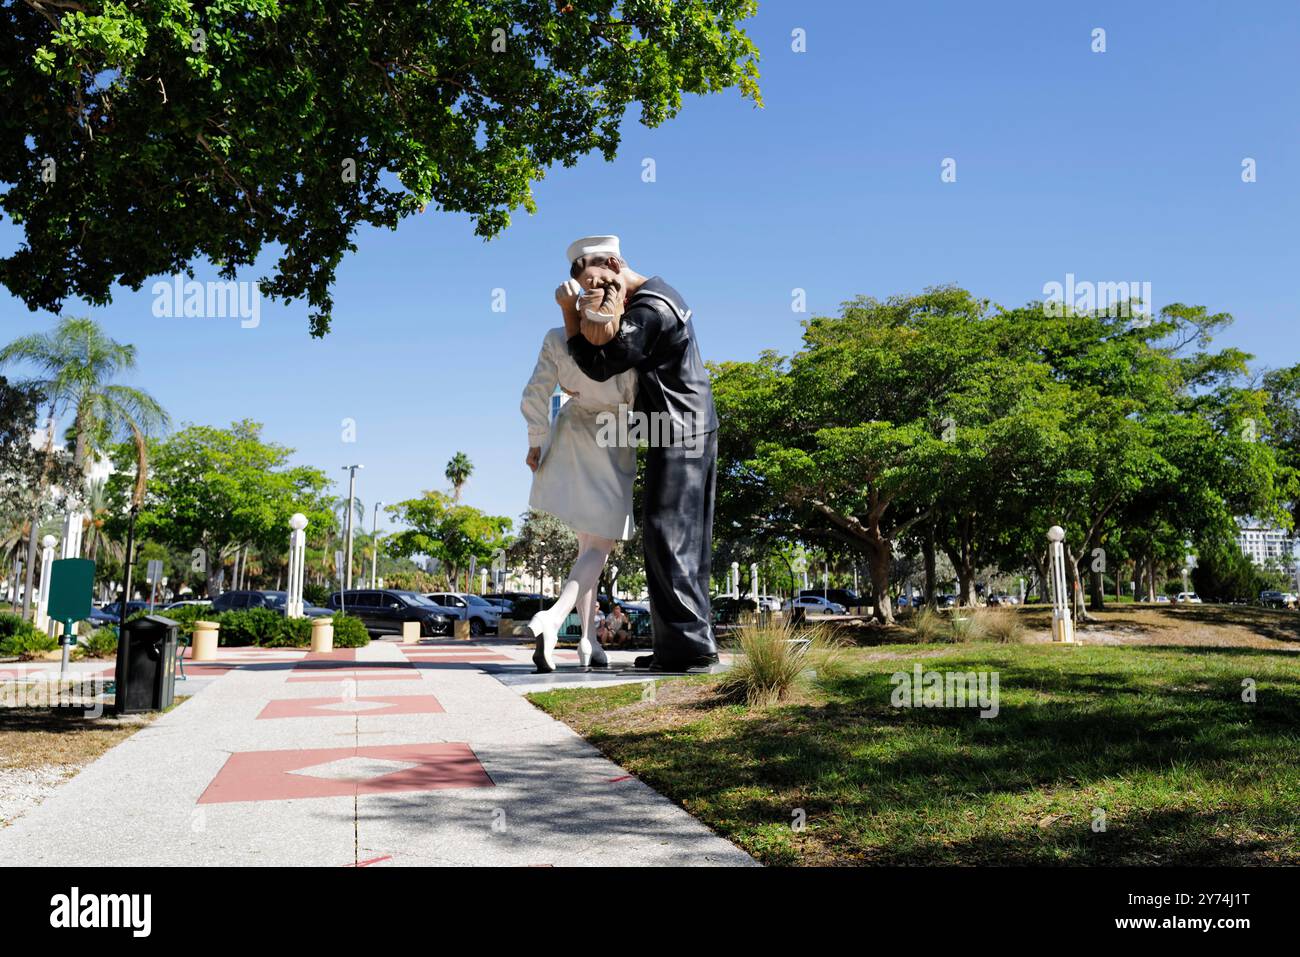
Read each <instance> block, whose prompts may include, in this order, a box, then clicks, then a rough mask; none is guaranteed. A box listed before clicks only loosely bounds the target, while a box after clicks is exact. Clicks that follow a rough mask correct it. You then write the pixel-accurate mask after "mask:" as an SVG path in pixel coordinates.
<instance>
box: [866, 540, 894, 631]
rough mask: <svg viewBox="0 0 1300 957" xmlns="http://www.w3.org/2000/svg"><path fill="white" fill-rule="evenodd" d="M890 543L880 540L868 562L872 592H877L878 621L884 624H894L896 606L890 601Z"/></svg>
mask: <svg viewBox="0 0 1300 957" xmlns="http://www.w3.org/2000/svg"><path fill="white" fill-rule="evenodd" d="M889 559H890V549H889V543H888V542H887V541H884V540H883V539H879V540H877V541H876V542H875V543H874V547H872V548H870V549H869V550H868V552H867V561H868V565H869V567H870V569H871V590H872V591H873V592H875V601H876V620H877V621H879V622H881V623H882V624H886V625H892V624H894V605H893V602H891V601H890V600H889Z"/></svg>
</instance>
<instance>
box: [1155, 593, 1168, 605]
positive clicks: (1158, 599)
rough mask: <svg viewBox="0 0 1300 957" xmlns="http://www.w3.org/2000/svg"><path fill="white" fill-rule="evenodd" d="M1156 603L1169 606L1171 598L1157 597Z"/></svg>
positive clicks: (1165, 596) (1166, 596)
mask: <svg viewBox="0 0 1300 957" xmlns="http://www.w3.org/2000/svg"><path fill="white" fill-rule="evenodd" d="M1156 601H1157V602H1163V603H1164V604H1166V605H1167V604H1169V596H1168V595H1156Z"/></svg>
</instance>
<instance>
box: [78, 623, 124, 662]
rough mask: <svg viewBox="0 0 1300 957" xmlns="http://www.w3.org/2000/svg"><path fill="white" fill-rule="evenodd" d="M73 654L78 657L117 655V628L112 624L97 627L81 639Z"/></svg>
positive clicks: (108, 656) (112, 656)
mask: <svg viewBox="0 0 1300 957" xmlns="http://www.w3.org/2000/svg"><path fill="white" fill-rule="evenodd" d="M72 654H73V657H76V658H115V657H117V629H116V628H114V627H113V626H112V625H104V626H103V627H102V628H96V629H95V630H94V631H92V632H91V633H90V634H89V635H86V636H85V637H84V638H83V639H82V640H81V642H80V644H78V645H77V647H76V648H75V649H73V652H72Z"/></svg>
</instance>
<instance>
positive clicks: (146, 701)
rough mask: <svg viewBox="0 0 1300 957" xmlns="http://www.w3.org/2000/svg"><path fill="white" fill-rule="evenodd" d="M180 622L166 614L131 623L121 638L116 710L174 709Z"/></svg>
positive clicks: (118, 656)
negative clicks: (165, 615)
mask: <svg viewBox="0 0 1300 957" xmlns="http://www.w3.org/2000/svg"><path fill="white" fill-rule="evenodd" d="M177 627H178V626H177V624H176V622H174V621H172V620H171V619H170V618H164V617H163V616H162V615H147V616H146V617H144V618H137V619H136V620H135V621H128V622H127V623H126V629H125V630H124V631H123V633H122V634H121V635H119V636H118V639H117V671H116V674H115V675H114V683H115V685H116V687H117V694H116V704H115V706H114V710H115V711H116V712H117V713H118V714H140V713H142V712H145V711H162V710H163V709H164V708H170V707H171V705H172V701H173V700H174V699H175V696H176V629H177Z"/></svg>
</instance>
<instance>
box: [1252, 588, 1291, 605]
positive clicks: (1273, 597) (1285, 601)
mask: <svg viewBox="0 0 1300 957" xmlns="http://www.w3.org/2000/svg"><path fill="white" fill-rule="evenodd" d="M1259 603H1260V604H1261V605H1263V606H1264V607H1265V608H1291V607H1293V606H1294V605H1295V603H1296V596H1295V595H1293V594H1291V593H1290V592H1285V591H1262V592H1260V593H1259Z"/></svg>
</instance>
